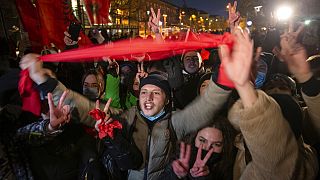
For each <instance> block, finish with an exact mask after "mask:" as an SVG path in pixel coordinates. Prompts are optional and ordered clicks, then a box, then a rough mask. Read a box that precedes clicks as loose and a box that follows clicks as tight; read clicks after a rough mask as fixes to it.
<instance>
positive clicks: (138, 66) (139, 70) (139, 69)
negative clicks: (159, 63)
mask: <svg viewBox="0 0 320 180" xmlns="http://www.w3.org/2000/svg"><path fill="white" fill-rule="evenodd" d="M137 68H138V73H140V72H141V68H140V64H137Z"/></svg>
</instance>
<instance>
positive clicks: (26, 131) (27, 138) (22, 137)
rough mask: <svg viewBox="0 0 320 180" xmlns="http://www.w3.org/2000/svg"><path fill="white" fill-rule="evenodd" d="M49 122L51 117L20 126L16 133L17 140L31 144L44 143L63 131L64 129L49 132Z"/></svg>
mask: <svg viewBox="0 0 320 180" xmlns="http://www.w3.org/2000/svg"><path fill="white" fill-rule="evenodd" d="M49 122H50V121H49V119H46V120H42V121H37V122H34V123H31V124H28V125H26V126H24V127H22V128H19V129H18V130H17V133H16V135H15V140H16V141H18V142H21V143H24V144H30V145H41V144H44V143H45V142H47V141H49V140H51V139H53V138H54V137H56V136H57V135H58V134H60V133H61V132H62V130H56V131H53V132H49V131H48V129H47V127H48V124H49Z"/></svg>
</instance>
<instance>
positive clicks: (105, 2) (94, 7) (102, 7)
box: [83, 0, 110, 25]
mask: <svg viewBox="0 0 320 180" xmlns="http://www.w3.org/2000/svg"><path fill="white" fill-rule="evenodd" d="M83 2H84V4H85V8H86V10H87V13H88V17H89V21H90V24H91V25H96V24H107V23H108V16H109V8H110V0H84V1H83Z"/></svg>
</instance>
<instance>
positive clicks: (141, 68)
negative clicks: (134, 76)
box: [140, 61, 144, 72]
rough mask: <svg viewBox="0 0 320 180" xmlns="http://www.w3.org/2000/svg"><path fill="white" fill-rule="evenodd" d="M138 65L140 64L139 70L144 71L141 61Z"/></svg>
mask: <svg viewBox="0 0 320 180" xmlns="http://www.w3.org/2000/svg"><path fill="white" fill-rule="evenodd" d="M140 66H141V67H140V71H141V72H144V68H143V61H142V62H141V63H140Z"/></svg>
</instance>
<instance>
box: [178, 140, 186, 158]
mask: <svg viewBox="0 0 320 180" xmlns="http://www.w3.org/2000/svg"><path fill="white" fill-rule="evenodd" d="M185 147H186V144H185V143H184V142H181V143H180V158H179V159H184V156H185V150H186V149H185Z"/></svg>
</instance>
